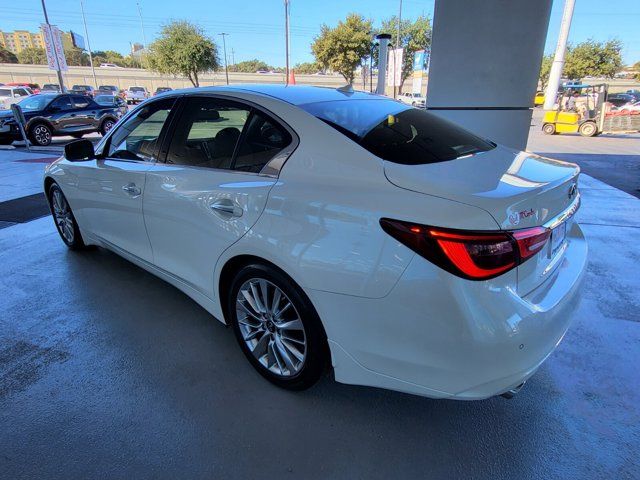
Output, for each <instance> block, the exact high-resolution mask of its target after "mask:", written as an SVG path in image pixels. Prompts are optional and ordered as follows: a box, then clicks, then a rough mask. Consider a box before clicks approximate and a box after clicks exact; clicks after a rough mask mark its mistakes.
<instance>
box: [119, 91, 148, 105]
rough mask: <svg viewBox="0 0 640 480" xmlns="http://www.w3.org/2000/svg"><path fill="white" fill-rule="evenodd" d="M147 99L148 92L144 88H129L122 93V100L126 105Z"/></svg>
mask: <svg viewBox="0 0 640 480" xmlns="http://www.w3.org/2000/svg"><path fill="white" fill-rule="evenodd" d="M147 98H149V92H148V91H147V88H146V87H129V88H128V89H127V90H125V91H124V99H125V100H126V101H127V104H128V105H131V104H136V103H140V102H144V101H145V100H146V99H147Z"/></svg>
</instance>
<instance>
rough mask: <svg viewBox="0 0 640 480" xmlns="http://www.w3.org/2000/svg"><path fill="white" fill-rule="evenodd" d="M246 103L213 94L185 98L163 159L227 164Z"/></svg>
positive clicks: (197, 164) (192, 163)
mask: <svg viewBox="0 0 640 480" xmlns="http://www.w3.org/2000/svg"><path fill="white" fill-rule="evenodd" d="M250 113H251V112H250V109H249V107H245V106H243V105H240V104H237V103H235V102H229V101H225V100H219V99H217V98H198V97H194V98H189V99H187V101H186V104H185V106H184V110H183V113H182V115H181V116H180V120H179V121H178V122H177V126H176V129H175V132H174V134H173V138H172V140H171V146H170V147H169V153H168V154H167V163H173V164H177V165H189V166H194V167H207V168H230V167H231V162H232V159H233V154H234V152H235V149H236V145H237V143H238V140H239V139H240V135H241V133H242V130H243V128H244V125H245V123H246V122H247V119H248V118H249V114H250Z"/></svg>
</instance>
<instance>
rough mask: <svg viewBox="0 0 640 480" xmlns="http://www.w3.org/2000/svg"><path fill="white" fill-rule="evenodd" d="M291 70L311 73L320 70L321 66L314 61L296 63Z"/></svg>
mask: <svg viewBox="0 0 640 480" xmlns="http://www.w3.org/2000/svg"><path fill="white" fill-rule="evenodd" d="M293 70H294V71H295V72H296V73H299V74H301V75H312V74H314V73H317V72H318V71H319V70H322V68H321V67H320V65H318V64H317V63H316V62H305V63H299V64H297V65H296V66H295V67H293Z"/></svg>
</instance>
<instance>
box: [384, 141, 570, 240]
mask: <svg viewBox="0 0 640 480" xmlns="http://www.w3.org/2000/svg"><path fill="white" fill-rule="evenodd" d="M384 170H385V175H386V177H387V179H388V180H389V181H390V182H391V183H393V184H394V185H396V186H398V187H401V188H405V189H408V190H413V191H416V192H420V193H425V194H429V195H434V196H438V197H441V198H446V199H449V200H454V201H456V202H460V203H465V204H468V205H473V206H475V207H479V208H482V209H483V210H485V211H487V212H488V213H489V214H491V215H492V216H493V218H494V219H495V220H496V222H497V223H498V224H499V225H500V226H501V228H503V229H509V230H513V229H518V228H526V227H532V226H538V225H542V224H544V223H546V222H547V221H549V220H550V219H552V218H553V217H555V216H556V215H558V214H560V213H561V212H563V211H564V210H566V209H567V208H569V207H570V205H571V204H572V202H573V201H574V200H575V198H576V196H577V195H578V193H577V178H578V175H579V173H580V168H579V167H578V166H577V165H575V164H573V163H568V162H562V161H559V160H552V159H550V158H545V157H541V156H539V155H535V154H533V153H529V152H521V151H517V150H513V149H510V148H507V147H503V146H497V147H496V148H494V149H492V150H489V151H487V152H483V153H479V154H475V155H471V156H468V157H461V158H458V159H455V160H450V161H445V162H440V163H431V164H425V165H401V164H397V163H392V162H388V161H385V162H384Z"/></svg>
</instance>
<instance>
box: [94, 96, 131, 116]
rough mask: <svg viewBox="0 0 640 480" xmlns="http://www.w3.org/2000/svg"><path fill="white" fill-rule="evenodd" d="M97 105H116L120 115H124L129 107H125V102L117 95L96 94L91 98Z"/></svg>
mask: <svg viewBox="0 0 640 480" xmlns="http://www.w3.org/2000/svg"><path fill="white" fill-rule="evenodd" d="M93 100H94V101H95V102H96V103H97V104H98V105H102V106H108V107H116V108H117V109H118V112H120V116H123V115H125V114H126V113H127V112H128V111H129V109H128V108H127V102H125V100H124V99H123V98H122V97H120V96H117V95H96V96H95V97H94V99H93Z"/></svg>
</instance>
